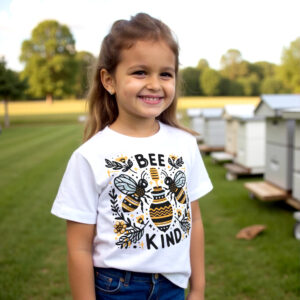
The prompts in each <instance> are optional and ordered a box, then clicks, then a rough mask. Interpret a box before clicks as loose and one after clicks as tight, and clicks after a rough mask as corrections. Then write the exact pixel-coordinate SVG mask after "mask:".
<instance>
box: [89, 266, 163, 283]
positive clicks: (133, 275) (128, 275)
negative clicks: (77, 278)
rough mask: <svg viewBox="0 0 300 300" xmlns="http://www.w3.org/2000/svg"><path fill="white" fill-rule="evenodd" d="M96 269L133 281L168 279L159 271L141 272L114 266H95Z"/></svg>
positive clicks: (104, 273)
mask: <svg viewBox="0 0 300 300" xmlns="http://www.w3.org/2000/svg"><path fill="white" fill-rule="evenodd" d="M94 270H95V272H99V273H100V274H103V275H106V276H111V277H118V278H124V280H125V279H128V280H129V279H130V280H133V281H144V282H153V280H155V281H161V280H167V279H166V278H165V277H164V276H162V275H161V274H159V273H141V272H132V271H126V270H119V269H114V268H99V267H94Z"/></svg>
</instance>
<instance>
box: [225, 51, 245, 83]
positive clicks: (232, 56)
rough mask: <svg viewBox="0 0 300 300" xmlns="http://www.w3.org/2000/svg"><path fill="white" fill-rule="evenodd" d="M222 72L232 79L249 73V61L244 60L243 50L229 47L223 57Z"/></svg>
mask: <svg viewBox="0 0 300 300" xmlns="http://www.w3.org/2000/svg"><path fill="white" fill-rule="evenodd" d="M220 63H221V74H222V75H223V76H224V77H226V78H229V79H230V80H236V79H237V78H238V77H243V76H247V75H248V74H249V63H248V62H246V61H244V60H243V58H242V55H241V52H240V51H239V50H236V49H229V50H228V51H227V52H226V53H225V54H224V55H223V56H222V57H221V62H220Z"/></svg>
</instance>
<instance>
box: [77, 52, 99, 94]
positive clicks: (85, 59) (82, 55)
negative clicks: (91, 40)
mask: <svg viewBox="0 0 300 300" xmlns="http://www.w3.org/2000/svg"><path fill="white" fill-rule="evenodd" d="M75 57H76V61H77V66H78V71H77V74H76V82H75V88H74V90H75V96H76V98H78V99H80V98H83V97H84V96H85V94H86V91H87V89H88V79H89V75H90V70H91V68H92V66H93V65H94V63H95V60H96V59H95V57H94V56H93V55H92V54H91V53H89V52H86V51H81V52H77V53H76V56H75Z"/></svg>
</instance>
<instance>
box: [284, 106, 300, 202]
mask: <svg viewBox="0 0 300 300" xmlns="http://www.w3.org/2000/svg"><path fill="white" fill-rule="evenodd" d="M283 117H284V118H285V119H288V120H296V124H295V132H294V143H293V144H294V147H293V168H292V169H293V173H292V176H293V180H292V196H293V198H294V199H296V200H298V201H300V108H297V109H291V110H286V111H284V112H283Z"/></svg>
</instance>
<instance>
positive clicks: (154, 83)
mask: <svg viewBox="0 0 300 300" xmlns="http://www.w3.org/2000/svg"><path fill="white" fill-rule="evenodd" d="M146 87H147V89H148V90H153V91H157V90H159V89H160V88H161V87H160V82H159V79H158V78H157V77H156V76H151V77H149V79H148V82H147V85H146Z"/></svg>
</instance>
